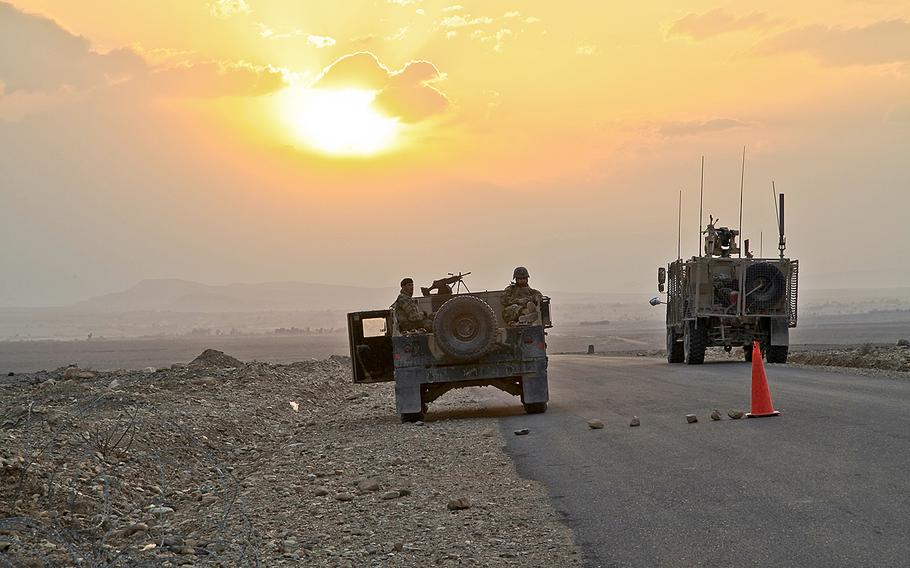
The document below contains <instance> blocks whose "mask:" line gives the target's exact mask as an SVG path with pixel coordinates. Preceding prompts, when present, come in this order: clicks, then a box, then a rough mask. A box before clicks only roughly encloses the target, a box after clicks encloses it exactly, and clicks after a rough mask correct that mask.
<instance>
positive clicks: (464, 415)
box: [425, 404, 525, 422]
mask: <svg viewBox="0 0 910 568" xmlns="http://www.w3.org/2000/svg"><path fill="white" fill-rule="evenodd" d="M432 408H433V407H432V406H431V407H430V411H429V412H427V414H426V419H425V422H436V421H440V420H471V419H475V418H503V417H506V416H520V415H522V414H524V413H525V411H524V408H523V407H522V406H521V405H520V404H518V405H515V404H508V405H507V404H502V405H497V406H483V407H480V408H476V407H475V408H452V409H445V410H439V411H433V409H432Z"/></svg>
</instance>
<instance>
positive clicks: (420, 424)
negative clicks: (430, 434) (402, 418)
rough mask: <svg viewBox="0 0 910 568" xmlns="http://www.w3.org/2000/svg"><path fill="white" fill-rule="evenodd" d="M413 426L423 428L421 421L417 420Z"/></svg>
mask: <svg viewBox="0 0 910 568" xmlns="http://www.w3.org/2000/svg"><path fill="white" fill-rule="evenodd" d="M414 426H423V420H418V421H417V422H414Z"/></svg>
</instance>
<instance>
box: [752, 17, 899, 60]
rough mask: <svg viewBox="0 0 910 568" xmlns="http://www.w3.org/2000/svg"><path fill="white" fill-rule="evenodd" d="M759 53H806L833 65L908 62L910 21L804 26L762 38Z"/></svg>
mask: <svg viewBox="0 0 910 568" xmlns="http://www.w3.org/2000/svg"><path fill="white" fill-rule="evenodd" d="M757 51H758V52H759V53H765V54H768V53H806V54H809V55H811V56H813V57H815V58H817V59H818V60H819V61H821V62H822V63H825V64H827V65H835V66H848V65H883V64H888V63H901V62H910V22H908V21H906V20H886V21H881V22H875V23H872V24H870V25H868V26H861V27H856V28H843V27H828V26H818V25H816V26H805V27H801V28H796V29H792V30H788V31H785V32H782V33H780V34H778V35H775V36H773V37H770V38H768V39H766V40H765V41H763V42H762V43H761V44H759V46H758V47H757Z"/></svg>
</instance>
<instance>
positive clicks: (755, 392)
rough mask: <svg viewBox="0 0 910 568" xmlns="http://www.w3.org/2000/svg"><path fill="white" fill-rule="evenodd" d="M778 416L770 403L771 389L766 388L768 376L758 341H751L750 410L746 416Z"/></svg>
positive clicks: (778, 413)
mask: <svg viewBox="0 0 910 568" xmlns="http://www.w3.org/2000/svg"><path fill="white" fill-rule="evenodd" d="M764 416H780V412H778V411H776V410H774V405H772V404H771V391H770V390H768V377H766V376H765V364H764V363H763V362H762V360H761V348H760V347H759V346H758V341H754V342H752V412H750V413H748V414H746V418H762V417H764Z"/></svg>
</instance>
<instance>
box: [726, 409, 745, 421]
mask: <svg viewBox="0 0 910 568" xmlns="http://www.w3.org/2000/svg"><path fill="white" fill-rule="evenodd" d="M727 416H729V417H730V418H732V419H733V420H739V419H740V418H742V417H743V411H742V410H730V411H728V412H727Z"/></svg>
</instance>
